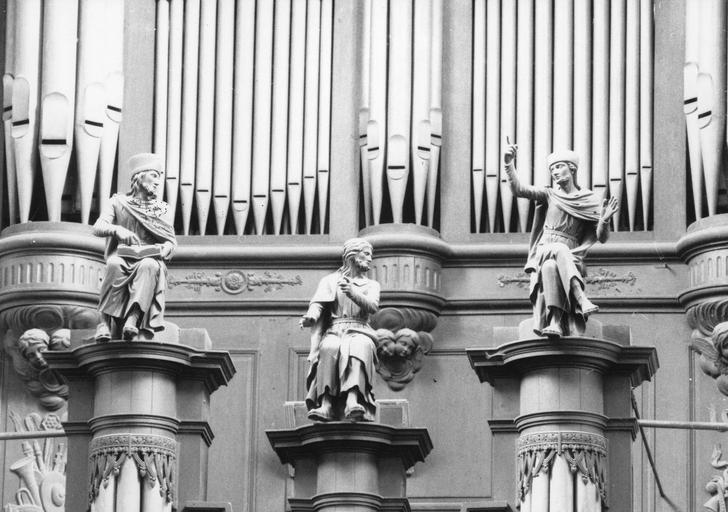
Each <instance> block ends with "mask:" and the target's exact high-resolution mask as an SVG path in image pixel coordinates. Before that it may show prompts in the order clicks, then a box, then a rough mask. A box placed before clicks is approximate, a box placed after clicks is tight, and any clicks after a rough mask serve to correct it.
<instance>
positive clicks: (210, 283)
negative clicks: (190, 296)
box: [167, 270, 303, 295]
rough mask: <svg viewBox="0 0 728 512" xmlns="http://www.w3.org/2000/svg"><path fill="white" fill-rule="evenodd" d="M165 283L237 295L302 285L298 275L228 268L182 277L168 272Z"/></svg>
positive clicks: (171, 285)
mask: <svg viewBox="0 0 728 512" xmlns="http://www.w3.org/2000/svg"><path fill="white" fill-rule="evenodd" d="M167 285H168V286H169V288H170V289H171V288H174V287H176V286H182V287H184V288H187V289H188V290H193V291H195V292H198V293H199V292H201V291H202V289H203V288H212V289H213V290H214V291H216V292H224V293H227V294H228V295H238V294H240V293H244V292H254V291H256V290H261V291H263V292H265V293H270V292H274V291H278V290H281V289H283V288H284V287H287V286H291V287H293V286H302V285H303V279H302V278H301V276H300V275H294V276H291V275H284V274H281V273H279V272H271V271H265V272H263V273H261V274H257V273H256V272H249V271H245V270H228V271H226V272H214V273H212V274H210V273H207V272H204V271H198V272H191V273H189V274H187V275H185V276H184V277H177V276H175V275H174V274H170V276H169V278H168V280H167Z"/></svg>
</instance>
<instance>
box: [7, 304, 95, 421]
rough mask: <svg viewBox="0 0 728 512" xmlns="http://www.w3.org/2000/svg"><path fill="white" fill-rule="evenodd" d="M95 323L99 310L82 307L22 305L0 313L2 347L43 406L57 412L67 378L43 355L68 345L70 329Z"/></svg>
mask: <svg viewBox="0 0 728 512" xmlns="http://www.w3.org/2000/svg"><path fill="white" fill-rule="evenodd" d="M97 323H98V312H97V311H96V310H94V309H91V308H88V307H83V306H70V305H68V306H59V305H56V306H54V305H36V306H21V307H15V308H11V309H8V310H5V311H3V312H2V313H0V325H2V329H3V331H4V333H3V344H2V348H3V350H5V353H6V354H8V355H9V356H10V359H11V361H12V364H13V369H14V370H15V373H16V374H17V375H18V377H20V379H21V380H22V381H23V383H24V384H25V387H26V389H27V390H28V392H29V393H30V394H31V395H32V396H34V397H36V398H37V399H38V402H39V404H40V406H41V407H42V408H43V409H46V410H49V411H58V410H60V409H62V408H63V407H64V406H65V405H66V400H67V399H68V385H67V383H66V379H65V378H64V377H63V376H62V375H60V374H59V373H58V372H56V371H55V370H52V369H50V368H48V363H47V362H46V360H45V357H44V355H43V354H44V353H45V352H47V351H54V350H64V349H67V348H69V346H70V344H71V341H70V338H71V329H91V328H93V327H95V326H96V324H97Z"/></svg>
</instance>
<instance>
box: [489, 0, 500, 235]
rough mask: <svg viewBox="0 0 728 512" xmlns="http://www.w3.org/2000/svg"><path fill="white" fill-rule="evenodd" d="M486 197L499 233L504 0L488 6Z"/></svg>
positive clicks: (492, 225)
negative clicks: (501, 52)
mask: <svg viewBox="0 0 728 512" xmlns="http://www.w3.org/2000/svg"><path fill="white" fill-rule="evenodd" d="M485 25H486V26H485V37H486V42H485V113H486V114H485V194H486V202H487V207H488V228H489V230H490V232H491V233H493V232H494V231H495V220H496V215H497V213H496V212H497V211H498V210H497V206H498V189H499V187H500V179H499V170H500V165H501V161H502V160H503V159H502V158H501V152H500V129H499V122H500V94H501V91H500V43H501V32H500V0H486V2H485Z"/></svg>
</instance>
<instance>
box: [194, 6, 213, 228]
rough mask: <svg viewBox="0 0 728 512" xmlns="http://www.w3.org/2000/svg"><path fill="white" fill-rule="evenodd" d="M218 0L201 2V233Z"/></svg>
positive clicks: (207, 188) (208, 186) (207, 194)
mask: <svg viewBox="0 0 728 512" xmlns="http://www.w3.org/2000/svg"><path fill="white" fill-rule="evenodd" d="M216 22H217V0H202V3H201V4H200V63H199V69H198V76H199V78H198V80H199V82H198V89H197V155H196V160H195V165H196V167H197V169H196V176H195V200H196V202H197V219H198V225H199V228H200V234H201V235H204V234H205V232H206V229H207V218H208V215H209V213H210V199H211V196H212V172H213V169H212V166H213V151H214V148H213V138H214V128H215V125H214V122H215V32H216V25H217V23H216Z"/></svg>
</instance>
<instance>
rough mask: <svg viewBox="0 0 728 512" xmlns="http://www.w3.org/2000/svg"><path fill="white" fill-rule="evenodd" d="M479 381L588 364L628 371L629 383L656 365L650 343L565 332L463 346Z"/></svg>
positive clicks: (636, 381)
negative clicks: (554, 337) (555, 336)
mask: <svg viewBox="0 0 728 512" xmlns="http://www.w3.org/2000/svg"><path fill="white" fill-rule="evenodd" d="M467 354H468V359H470V365H471V366H472V367H473V369H474V370H475V372H476V373H477V374H478V378H479V379H480V382H488V383H490V384H491V385H494V382H495V379H497V378H500V377H513V376H515V375H518V374H523V373H524V372H527V371H531V370H535V369H538V368H550V367H568V368H589V369H593V370H596V371H599V372H607V371H609V372H618V373H625V374H627V375H629V378H630V382H631V384H632V386H638V385H639V384H640V383H642V382H643V381H645V380H649V379H651V378H652V375H654V373H655V372H656V371H657V368H658V366H659V364H658V361H657V351H656V349H655V348H654V347H640V346H628V345H621V344H619V343H615V342H612V341H607V340H603V339H596V338H586V337H576V336H569V337H563V338H560V339H559V342H558V343H554V342H552V341H550V340H548V339H546V338H533V339H522V340H517V341H512V342H509V343H504V344H502V345H500V346H498V347H496V348H475V349H468V350H467Z"/></svg>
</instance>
